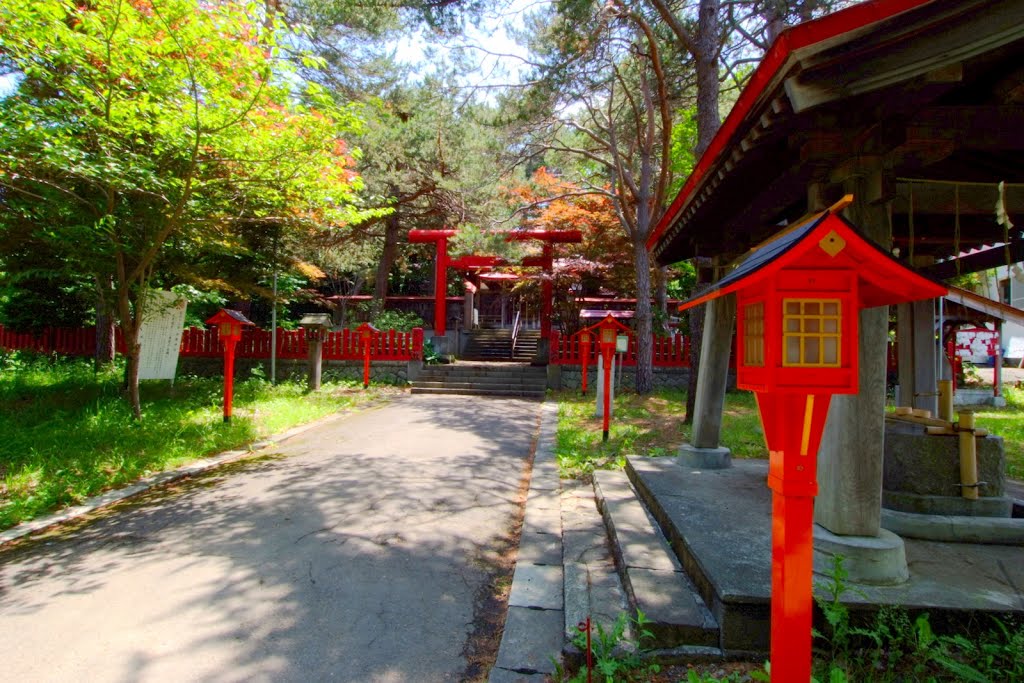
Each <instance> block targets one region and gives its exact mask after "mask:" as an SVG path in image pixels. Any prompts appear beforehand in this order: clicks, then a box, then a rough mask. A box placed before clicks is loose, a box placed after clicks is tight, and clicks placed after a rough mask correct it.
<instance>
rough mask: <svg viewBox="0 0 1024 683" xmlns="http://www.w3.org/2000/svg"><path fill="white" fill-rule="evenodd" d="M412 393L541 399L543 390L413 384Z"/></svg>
mask: <svg viewBox="0 0 1024 683" xmlns="http://www.w3.org/2000/svg"><path fill="white" fill-rule="evenodd" d="M412 393H414V394H458V395H463V396H516V397H520V398H535V399H543V398H544V395H545V394H544V391H533V390H530V389H526V388H500V389H482V388H480V387H478V386H477V387H472V388H467V389H453V388H451V387H435V388H432V387H420V386H415V385H414V386H413V387H412Z"/></svg>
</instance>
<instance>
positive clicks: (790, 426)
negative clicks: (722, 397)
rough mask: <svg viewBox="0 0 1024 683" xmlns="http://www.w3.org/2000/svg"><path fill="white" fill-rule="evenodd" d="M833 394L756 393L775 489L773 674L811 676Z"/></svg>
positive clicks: (783, 679)
mask: <svg viewBox="0 0 1024 683" xmlns="http://www.w3.org/2000/svg"><path fill="white" fill-rule="evenodd" d="M830 401H831V396H830V395H829V394H817V395H807V394H799V393H778V394H761V393H758V394H757V406H758V410H759V411H760V413H761V424H762V425H763V426H764V430H765V441H767V442H768V449H769V456H768V457H769V460H768V488H770V489H771V490H772V598H771V612H772V624H771V678H772V681H775V682H777V683H789V682H790V681H809V680H810V679H811V615H812V610H813V606H814V600H813V584H812V576H811V574H812V568H813V562H814V496H815V495H817V493H818V480H817V456H818V446H819V444H820V443H821V434H822V431H823V430H824V428H825V420H826V418H827V417H828V406H829V403H830Z"/></svg>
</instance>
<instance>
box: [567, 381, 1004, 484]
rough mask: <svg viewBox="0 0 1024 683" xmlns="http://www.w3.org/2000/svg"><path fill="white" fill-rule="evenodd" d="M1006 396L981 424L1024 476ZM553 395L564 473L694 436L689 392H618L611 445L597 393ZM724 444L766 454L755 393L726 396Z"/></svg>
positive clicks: (670, 447)
mask: <svg viewBox="0 0 1024 683" xmlns="http://www.w3.org/2000/svg"><path fill="white" fill-rule="evenodd" d="M1005 396H1006V402H1007V405H1006V407H1005V408H985V409H982V410H978V412H977V422H978V426H980V427H986V428H988V429H990V430H991V431H992V432H994V433H995V434H998V435H999V436H1002V437H1003V439H1004V441H1005V444H1006V461H1007V471H1008V473H1009V476H1010V477H1013V478H1014V479H1024V389H1016V388H1012V387H1010V388H1007V389H1006V391H1005ZM555 398H556V400H558V403H559V410H558V437H557V446H556V454H557V456H558V461H559V465H560V468H561V474H562V476H563V477H567V478H585V477H587V476H588V475H589V474H590V473H591V472H593V471H594V470H595V469H615V468H621V467H622V466H623V465H624V464H625V457H626V456H627V455H649V456H661V455H675V454H676V451H677V449H678V448H679V446H680V444H682V443H683V442H684V441H686V440H687V439H689V436H690V427H689V426H688V425H684V424H683V417H684V414H685V412H686V394H685V393H684V392H682V391H656V392H654V393H653V394H650V395H648V396H637V395H636V394H632V393H627V392H623V393H621V394H619V395H617V396H616V397H615V404H616V405H615V412H614V413H613V415H612V420H611V426H610V429H609V434H608V442H607V443H604V442H602V441H601V420H600V419H599V418H597V417H594V409H595V398H594V392H593V391H591V392H590V394H588V395H587V396H586V397H582V396H580V395H579V392H570V391H562V392H558V393H556V394H555ZM722 445H723V446H727V447H729V448H730V449H731V450H732V455H733V457H737V458H766V457H768V452H767V450H766V448H765V444H764V435H763V432H762V431H761V422H760V419H759V417H758V414H757V405H756V402H755V401H754V395H753V394H751V393H749V392H745V391H736V392H731V393H729V394H727V395H726V399H725V414H724V416H723V419H722Z"/></svg>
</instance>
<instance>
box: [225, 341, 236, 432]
mask: <svg viewBox="0 0 1024 683" xmlns="http://www.w3.org/2000/svg"><path fill="white" fill-rule="evenodd" d="M237 343H238V340H237V339H235V338H234V337H228V338H227V339H225V340H224V421H225V422H231V403H232V401H233V400H234V397H235V344H237Z"/></svg>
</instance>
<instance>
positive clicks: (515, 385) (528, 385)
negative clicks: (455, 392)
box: [413, 379, 547, 392]
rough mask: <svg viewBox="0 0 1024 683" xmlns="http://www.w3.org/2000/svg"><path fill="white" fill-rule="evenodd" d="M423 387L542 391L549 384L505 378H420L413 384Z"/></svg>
mask: <svg viewBox="0 0 1024 683" xmlns="http://www.w3.org/2000/svg"><path fill="white" fill-rule="evenodd" d="M413 386H416V387H419V388H421V389H444V388H445V387H447V388H449V389H472V388H474V387H479V388H480V389H501V388H506V387H507V388H510V389H521V390H523V391H540V392H543V391H544V390H545V389H547V385H546V384H545V383H543V382H539V383H538V382H515V381H513V382H506V381H503V380H497V379H491V380H488V381H480V380H475V381H473V382H457V381H452V380H448V381H435V380H430V379H427V380H424V379H418V380H416V383H415V384H414V385H413Z"/></svg>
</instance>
